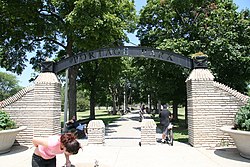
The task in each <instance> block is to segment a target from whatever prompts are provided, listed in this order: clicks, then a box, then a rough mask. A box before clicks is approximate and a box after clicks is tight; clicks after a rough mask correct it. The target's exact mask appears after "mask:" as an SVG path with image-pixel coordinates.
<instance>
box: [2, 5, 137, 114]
mask: <svg viewBox="0 0 250 167" xmlns="http://www.w3.org/2000/svg"><path fill="white" fill-rule="evenodd" d="M135 13H136V12H135V9H134V2H133V1H130V0H115V1H114V0H105V1H104V0H95V1H93V0H72V1H68V0H32V1H7V0H1V1H0V16H1V17H0V25H1V32H0V35H1V38H0V65H1V67H3V68H5V69H6V70H10V71H13V72H17V73H21V72H22V70H23V69H24V68H25V62H26V61H27V60H28V59H27V55H26V53H27V52H31V51H35V50H36V55H35V56H34V57H33V58H31V60H30V62H31V63H32V64H33V68H35V69H40V63H41V62H42V61H45V59H46V57H51V56H52V55H55V56H56V57H58V58H57V60H60V59H62V58H64V57H67V56H73V55H74V54H75V53H78V52H84V51H89V50H93V49H97V48H101V47H105V46H113V45H114V43H117V41H119V42H123V41H128V38H127V36H126V34H125V31H128V32H131V31H132V30H133V28H134V27H135V20H136V15H135ZM77 73H78V66H74V67H72V68H70V69H69V93H68V94H69V99H70V101H69V111H70V114H69V116H70V117H72V116H73V115H75V111H76V91H77V89H76V78H77Z"/></svg>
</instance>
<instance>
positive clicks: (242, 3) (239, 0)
mask: <svg viewBox="0 0 250 167" xmlns="http://www.w3.org/2000/svg"><path fill="white" fill-rule="evenodd" d="M146 2H147V0H135V5H136V10H137V11H138V12H139V10H140V9H141V8H142V7H143V6H144V5H145V4H146ZM233 2H234V3H236V5H237V6H238V7H239V10H242V9H245V8H250V0H233ZM128 37H129V39H130V41H131V43H133V44H138V43H139V41H138V39H137V38H136V37H135V34H128ZM128 45H131V46H133V45H132V44H126V46H128ZM32 54H33V53H29V54H28V58H30V57H31V55H32ZM0 71H2V72H5V70H4V69H2V68H0ZM8 73H10V72H8ZM32 73H34V70H32V68H31V65H29V64H28V63H27V67H26V69H25V70H24V71H23V73H22V75H19V76H17V78H18V80H19V84H20V85H21V86H23V87H26V86H28V85H30V84H31V83H29V79H30V77H31V74H32Z"/></svg>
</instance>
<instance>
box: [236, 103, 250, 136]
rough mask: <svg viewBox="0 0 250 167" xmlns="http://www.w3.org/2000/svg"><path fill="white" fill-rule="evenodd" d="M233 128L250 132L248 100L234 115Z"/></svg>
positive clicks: (249, 105) (249, 104)
mask: <svg viewBox="0 0 250 167" xmlns="http://www.w3.org/2000/svg"><path fill="white" fill-rule="evenodd" d="M235 128H236V129H239V130H245V131H250V100H248V103H247V104H246V105H245V106H242V107H241V108H240V110H239V111H238V112H237V113H236V117H235Z"/></svg>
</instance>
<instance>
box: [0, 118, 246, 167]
mask: <svg viewBox="0 0 250 167" xmlns="http://www.w3.org/2000/svg"><path fill="white" fill-rule="evenodd" d="M138 117H139V115H138V114H137V113H132V114H128V115H125V116H123V117H122V118H121V119H120V120H118V121H116V122H114V123H112V124H110V125H109V126H108V127H106V136H105V144H104V145H87V140H79V141H80V142H81V143H82V145H83V150H82V151H81V150H80V151H79V153H78V154H77V155H74V156H71V157H70V159H71V162H72V164H74V165H75V166H76V167H94V165H95V162H98V165H99V167H154V166H175V167H176V166H177V167H179V166H180V167H184V166H185V167H250V160H247V159H244V158H242V157H240V155H239V153H238V151H237V150H236V149H235V148H216V149H214V150H208V149H205V148H193V147H191V146H189V145H187V144H184V143H179V142H174V146H168V145H167V144H160V143H157V144H156V145H149V146H142V147H140V146H139V145H138V143H139V141H140V122H138ZM160 136H161V134H157V138H160ZM32 153H33V148H27V147H23V146H19V147H13V149H12V151H11V152H9V153H7V154H2V155H0V166H8V167H29V166H31V165H30V164H31V156H32ZM64 161H65V158H64V155H58V156H57V166H62V165H63V164H64Z"/></svg>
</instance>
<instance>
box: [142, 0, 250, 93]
mask: <svg viewBox="0 0 250 167" xmlns="http://www.w3.org/2000/svg"><path fill="white" fill-rule="evenodd" d="M147 2H148V3H147V5H146V6H145V7H144V9H143V10H142V11H141V12H140V21H139V24H138V28H139V30H138V34H137V35H138V37H139V39H140V41H141V45H143V46H151V47H156V48H159V49H166V50H171V51H174V52H177V53H182V54H183V55H186V56H188V55H190V54H193V53H197V52H199V51H202V52H203V53H205V54H207V55H208V56H209V57H208V60H209V68H210V69H211V70H212V72H213V74H214V76H215V79H216V80H218V81H220V82H222V83H224V84H227V85H229V86H230V87H232V88H234V89H236V90H238V91H240V92H242V93H246V91H247V89H246V88H247V82H249V79H250V70H249V67H250V57H249V48H250V31H249V24H250V20H249V16H250V12H249V10H245V11H241V12H237V7H236V5H235V4H233V2H232V0H225V1H224V0H223V1H222V0H213V1H208V0H201V1H195V0H186V1H181V0H161V1H160V2H159V1H158V0H149V1H147Z"/></svg>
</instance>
